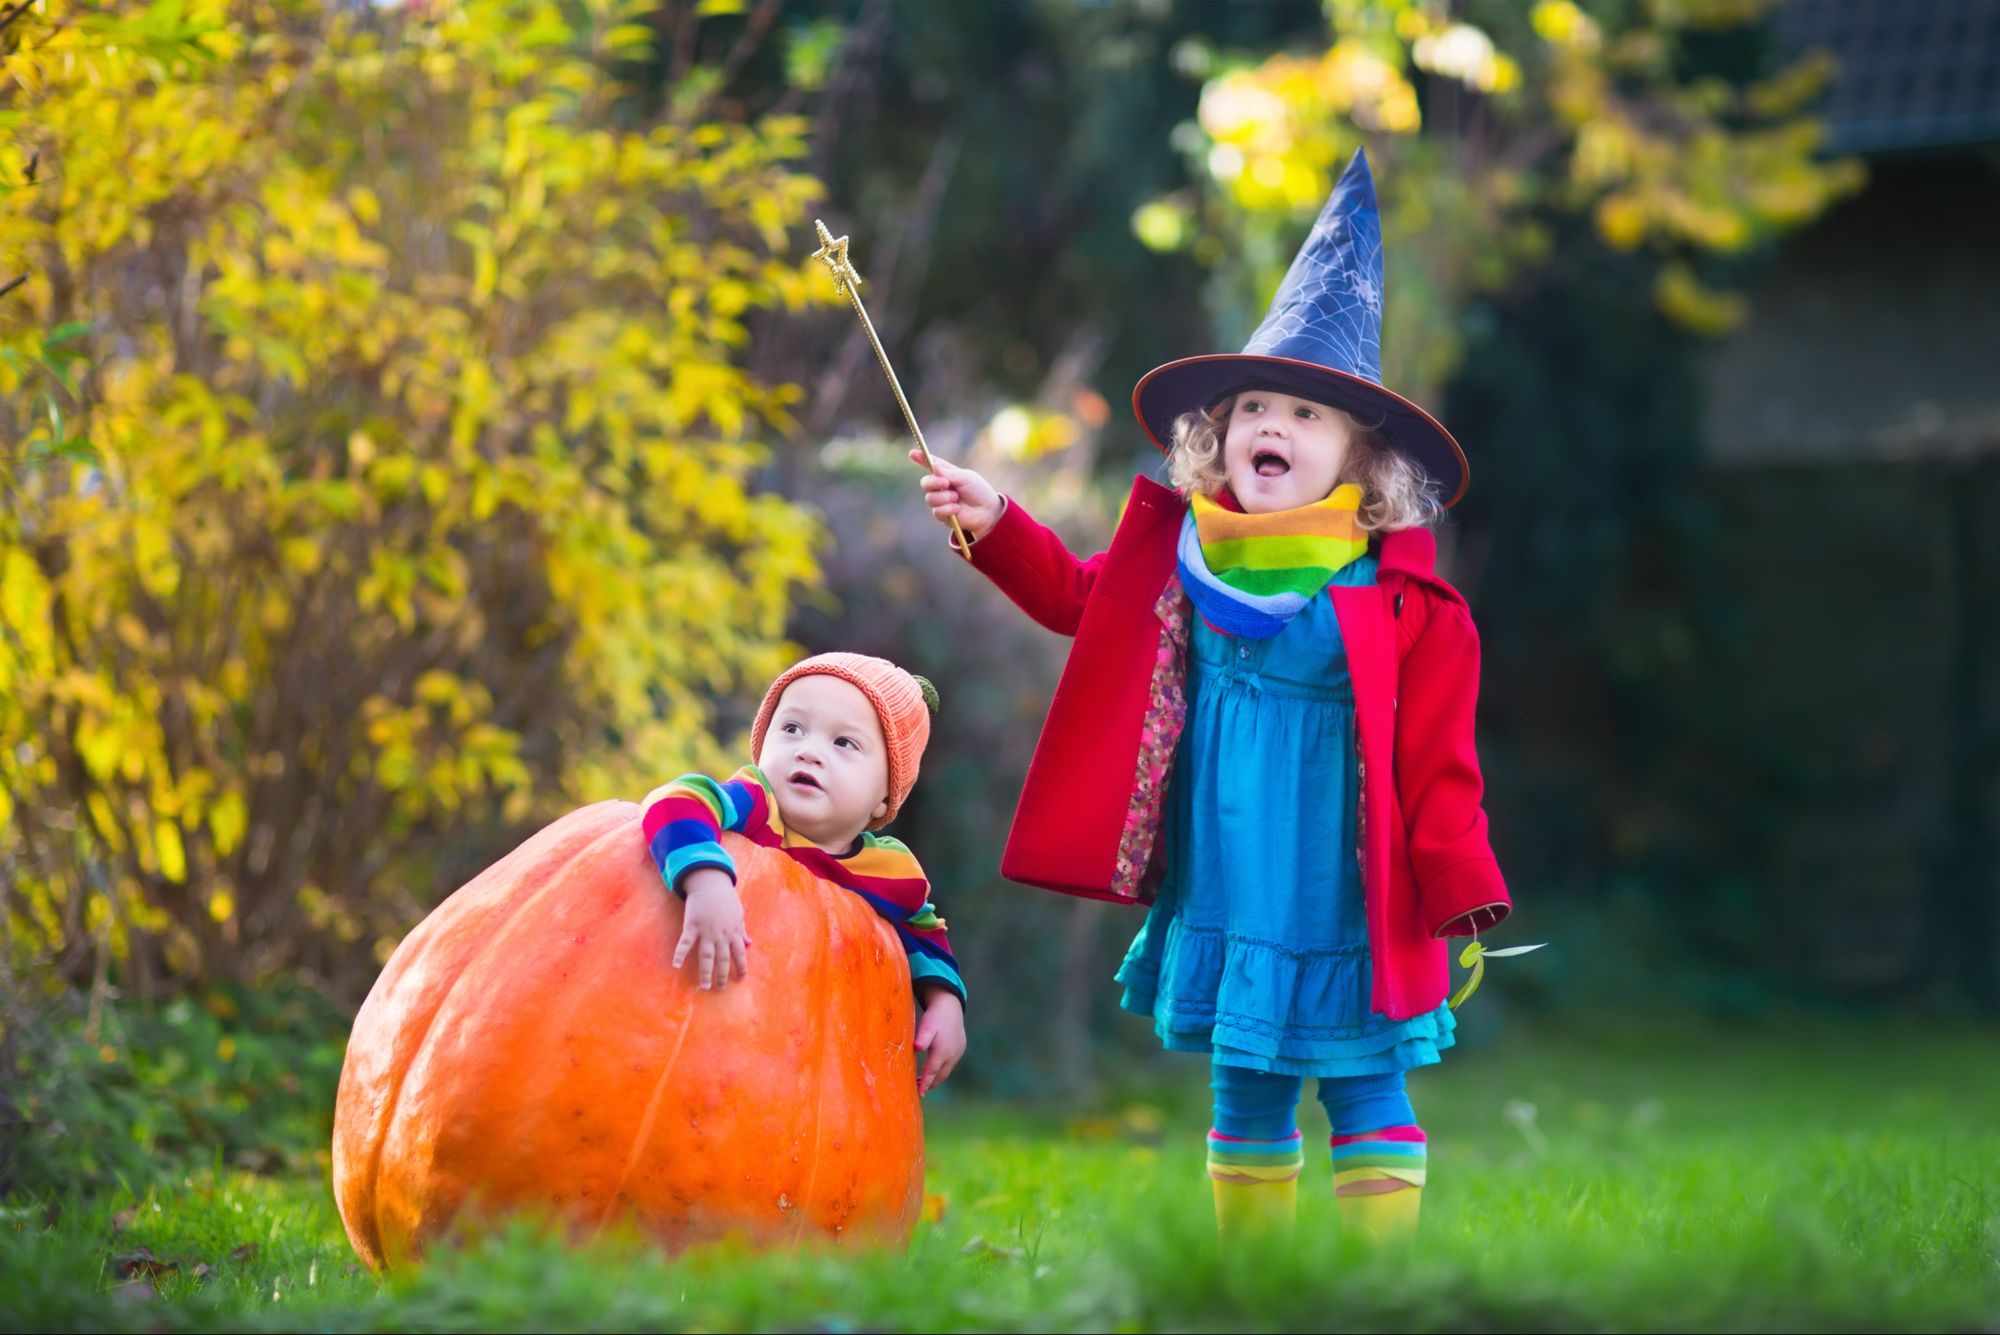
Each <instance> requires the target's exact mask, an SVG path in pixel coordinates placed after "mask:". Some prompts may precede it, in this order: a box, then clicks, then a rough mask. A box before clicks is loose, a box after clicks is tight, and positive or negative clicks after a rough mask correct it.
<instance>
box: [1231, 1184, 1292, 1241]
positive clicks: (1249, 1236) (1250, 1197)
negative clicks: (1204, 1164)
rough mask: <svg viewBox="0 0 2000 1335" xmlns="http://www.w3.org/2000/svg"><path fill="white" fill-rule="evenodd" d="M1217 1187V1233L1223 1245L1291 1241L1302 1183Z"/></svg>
mask: <svg viewBox="0 0 2000 1335" xmlns="http://www.w3.org/2000/svg"><path fill="white" fill-rule="evenodd" d="M1213 1182H1214V1186H1215V1232H1216V1236H1218V1237H1220V1238H1221V1239H1222V1241H1223V1243H1224V1244H1225V1245H1226V1244H1229V1243H1234V1242H1240V1241H1244V1240H1254V1239H1266V1240H1268V1239H1272V1238H1288V1237H1290V1236H1291V1234H1292V1224H1293V1221H1294V1220H1295V1219H1296V1218H1297V1217H1298V1212H1299V1180H1298V1179H1297V1178H1293V1179H1291V1180H1290V1181H1288V1182H1225V1181H1223V1180H1222V1179H1221V1178H1215V1179H1213Z"/></svg>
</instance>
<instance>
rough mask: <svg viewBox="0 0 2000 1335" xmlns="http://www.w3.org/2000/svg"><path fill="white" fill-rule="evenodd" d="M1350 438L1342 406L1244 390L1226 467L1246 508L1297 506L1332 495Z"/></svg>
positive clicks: (1267, 510) (1233, 415)
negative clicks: (1341, 409)
mask: <svg viewBox="0 0 2000 1335" xmlns="http://www.w3.org/2000/svg"><path fill="white" fill-rule="evenodd" d="M1351 440H1352V426H1351V424H1350V423H1349V420H1348V417H1347V414H1346V413H1344V412H1342V411H1340V410H1339V409H1338V408H1330V407H1328V406H1327V405H1326V404H1324V403H1314V402H1313V401H1312V400H1311V399H1299V398H1293V397H1292V396H1291V395H1289V394H1276V393H1269V392H1266V391H1264V390H1261V389H1252V390H1245V391H1244V392H1243V393H1241V394H1238V395H1237V396H1236V402H1235V405H1234V406H1233V407H1232V408H1231V409H1230V412H1229V426H1228V428H1227V430H1226V431H1225V433H1224V434H1223V437H1222V466H1223V469H1224V471H1225V472H1226V473H1227V474H1228V475H1229V489H1230V490H1231V491H1233V492H1235V493H1236V499H1237V501H1238V502H1239V503H1240V504H1241V505H1242V506H1243V509H1244V510H1245V511H1246V512H1248V513H1250V514H1253V515H1263V514H1271V513H1274V512H1275V511H1278V510H1295V509H1297V508H1298V507H1299V506H1301V505H1311V504H1313V503H1314V502H1316V501H1323V500H1325V499H1326V498H1327V497H1328V496H1329V495H1331V494H1332V492H1333V488H1334V485H1335V484H1336V483H1337V482H1339V481H1340V468H1341V465H1342V464H1344V463H1346V462H1347V450H1348V445H1349V443H1350V441H1351Z"/></svg>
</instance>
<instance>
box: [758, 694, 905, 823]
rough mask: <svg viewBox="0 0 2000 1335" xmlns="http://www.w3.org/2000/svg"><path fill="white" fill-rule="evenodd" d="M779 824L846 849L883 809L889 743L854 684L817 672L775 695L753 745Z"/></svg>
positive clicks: (885, 806) (886, 799)
mask: <svg viewBox="0 0 2000 1335" xmlns="http://www.w3.org/2000/svg"><path fill="white" fill-rule="evenodd" d="M757 767H758V768H759V769H761V770H763V771H764V777H765V778H767V779H769V780H770V781H771V788H772V791H773V792H774V793H775V795H776V796H777V799H778V815H779V816H781V817H783V818H784V822H785V827H786V828H787V829H790V830H793V831H796V832H797V833H799V834H802V835H804V836H805V837H806V838H808V839H810V840H812V841H813V842H814V843H815V844H818V845H819V846H820V847H821V848H824V849H825V850H827V851H828V852H829V853H845V852H846V851H847V850H848V849H849V848H850V847H851V846H852V845H853V843H854V841H855V840H856V839H858V838H860V836H861V832H862V831H863V830H865V829H867V828H868V825H869V823H870V822H872V821H876V820H880V819H881V818H882V817H883V816H885V815H887V814H888V811H889V748H888V746H887V744H886V743H885V742H884V741H883V740H882V720H881V719H879V718H877V717H876V716H875V707H874V706H873V705H871V704H869V703H868V697H867V696H865V695H863V694H862V693H861V690H860V688H859V687H857V686H854V685H853V684H851V683H849V682H845V681H842V680H841V679H840V678H839V677H829V676H826V675H824V674H822V673H814V674H812V675H810V676H805V677H800V678H799V679H798V680H796V681H794V682H793V683H792V684H791V685H789V686H787V687H785V693H784V694H783V695H782V696H780V697H779V698H778V708H777V712H775V713H774V714H772V716H771V726H770V729H769V730H768V731H767V732H765V734H764V747H763V749H762V750H761V751H759V752H758V753H757Z"/></svg>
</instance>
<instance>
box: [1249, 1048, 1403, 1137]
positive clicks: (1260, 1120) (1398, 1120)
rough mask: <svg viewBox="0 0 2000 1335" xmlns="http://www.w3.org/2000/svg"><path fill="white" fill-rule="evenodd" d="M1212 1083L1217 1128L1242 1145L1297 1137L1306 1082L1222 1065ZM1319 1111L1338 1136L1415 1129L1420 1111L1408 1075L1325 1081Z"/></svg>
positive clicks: (1392, 1073) (1397, 1073)
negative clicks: (1412, 1098)
mask: <svg viewBox="0 0 2000 1335" xmlns="http://www.w3.org/2000/svg"><path fill="white" fill-rule="evenodd" d="M1213 1070H1214V1074H1213V1077H1212V1079H1211V1080H1210V1082H1209V1088H1211V1089H1213V1090H1214V1091H1215V1129H1216V1130H1217V1131H1220V1132H1221V1133H1222V1134H1223V1135H1225V1136H1235V1137H1237V1138H1239V1139H1242V1140H1284V1139H1285V1138H1287V1137H1289V1136H1292V1135H1294V1134H1296V1133H1297V1132H1298V1129H1299V1121H1298V1109H1299V1097H1300V1095H1302V1094H1304V1093H1305V1087H1306V1082H1305V1079H1304V1077H1302V1076H1296V1075H1273V1074H1271V1073H1270V1072H1269V1071H1252V1070H1249V1069H1248V1068H1246V1067H1242V1066H1223V1065H1221V1064H1220V1063H1218V1064H1217V1065H1216V1066H1215V1067H1214V1068H1213ZM1319 1101H1320V1106H1321V1107H1323V1108H1325V1109H1326V1116H1327V1120H1328V1121H1330V1122H1332V1123H1333V1131H1334V1134H1335V1135H1353V1134H1354V1133H1356V1132H1359V1131H1379V1130H1381V1129H1382V1128H1383V1127H1386V1126H1414V1125H1415V1124H1416V1120H1417V1114H1416V1110H1415V1109H1413V1108H1411V1107H1410V1096H1409V1094H1408V1093H1407V1092H1405V1090H1404V1088H1403V1073H1402V1072H1401V1071H1389V1072H1385V1073H1383V1074H1381V1075H1344V1076H1322V1077H1320V1082H1319Z"/></svg>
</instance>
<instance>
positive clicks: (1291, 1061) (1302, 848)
mask: <svg viewBox="0 0 2000 1335" xmlns="http://www.w3.org/2000/svg"><path fill="white" fill-rule="evenodd" d="M1374 582H1375V559H1374V558H1373V557H1372V556H1367V557H1361V558H1359V559H1357V560H1356V561H1354V562H1352V563H1351V564H1349V565H1348V566H1346V567H1344V568H1343V569H1342V570H1341V571H1340V572H1339V573H1338V574H1336V575H1335V576H1334V583H1336V584H1343V585H1350V584H1351V585H1366V584H1373V583H1374ZM1192 621H1193V629H1192V633H1191V634H1190V636H1189V648H1188V664H1187V725H1186V729H1185V731H1183V732H1182V734H1181V740H1180V747H1179V750H1178V751H1177V752H1176V753H1175V757H1174V771H1173V779H1172V781H1171V782H1170V783H1169V785H1168V792H1167V799H1166V801H1167V811H1166V819H1165V834H1166V839H1167V845H1166V853H1167V874H1166V879H1165V881H1164V883H1163V884H1162V885H1161V887H1160V893H1159V898H1158V899H1157V900H1156V901H1155V902H1154V904H1153V907H1152V910H1151V912H1149V913H1148V914H1147V915H1146V922H1145V925H1144V926H1143V927H1141V928H1140V929H1139V935H1138V937H1137V938H1136V939H1134V940H1133V942H1132V947H1131V949H1130V950H1128V951H1127V952H1126V954H1125V963H1124V965H1123V966H1122V967H1120V969H1119V970H1118V981H1119V982H1120V983H1121V984H1123V985H1124V988H1125V995H1124V999H1123V1003H1122V1004H1123V1005H1124V1007H1125V1009H1127V1010H1130V1011H1136V1012H1138V1013H1139V1014H1141V1015H1149V1016H1151V1017H1152V1019H1153V1027H1154V1029H1155V1030H1156V1031H1157V1032H1158V1033H1159V1036H1160V1040H1161V1042H1163V1043H1164V1044H1166V1046H1167V1047H1168V1048H1169V1049H1171V1050H1173V1051H1176V1052H1201V1053H1209V1054H1212V1055H1213V1057H1214V1060H1215V1061H1216V1062H1217V1063H1219V1064H1221V1065H1225V1066H1241V1067H1248V1068H1250V1069H1253V1070H1259V1071H1270V1072H1273V1073H1275V1074H1278V1075H1292V1076H1322V1077H1326V1076H1331V1077H1339V1076H1352V1075H1376V1074H1382V1073H1386V1072H1392V1071H1406V1070H1409V1069H1411V1068H1412V1067H1417V1066H1427V1065H1430V1064H1431V1063H1433V1062H1435V1061H1437V1060H1438V1053H1439V1051H1440V1050H1441V1049H1443V1048H1448V1047H1450V1046H1451V1043H1452V1027H1453V1020H1452V1014H1451V1010H1450V1008H1449V1007H1446V1006H1439V1007H1438V1008H1437V1009H1436V1010H1434V1011H1431V1012H1429V1013H1427V1014H1424V1015H1419V1016H1416V1017H1414V1018H1412V1019H1408V1020H1391V1019H1388V1018H1387V1017H1385V1016H1383V1015H1379V1014H1377V1013H1376V1012H1375V1011H1374V1010H1372V1009H1371V1008H1370V1006H1369V990H1370V986H1371V983H1372V980H1373V969H1372V966H1371V965H1370V963H1369V959H1368V920H1367V914H1366V911H1365V909H1364V906H1363V899H1362V888H1361V866H1360V858H1359V847H1358V843H1357V838H1358V832H1357V812H1358V799H1359V797H1360V782H1359V767H1358V766H1357V764H1356V761H1355V755H1356V751H1355V723H1354V692H1353V687H1352V685H1351V683H1350V681H1349V679H1348V673H1347V654H1346V651H1345V649H1344V648H1343V647H1342V644H1341V638H1340V622H1339V620H1338V619H1337V618H1336V617H1335V615H1334V608H1333V600H1332V599H1331V598H1327V597H1319V598H1314V599H1313V600H1312V601H1311V602H1310V603H1309V604H1307V606H1306V608H1305V610H1304V611H1302V612H1300V613H1299V614H1298V615H1297V616H1296V617H1294V618H1293V619H1292V621H1291V623H1290V624H1289V625H1287V626H1286V627H1285V628H1284V629H1283V630H1282V631H1280V632H1279V633H1278V634H1277V635H1275V636H1273V637H1272V638H1270V639H1268V640H1245V639H1233V638H1231V637H1229V636H1226V635H1222V634H1220V633H1218V632H1216V631H1213V630H1210V629H1209V628H1208V626H1207V625H1206V624H1204V623H1203V622H1202V620H1201V618H1200V617H1198V616H1196V617H1193V618H1192Z"/></svg>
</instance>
